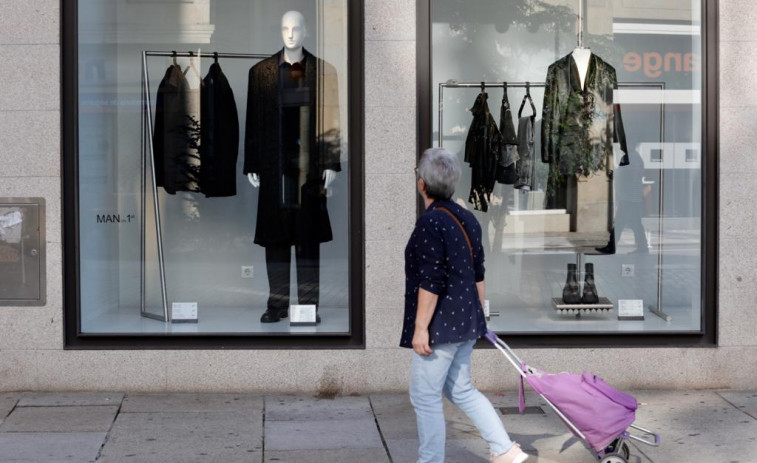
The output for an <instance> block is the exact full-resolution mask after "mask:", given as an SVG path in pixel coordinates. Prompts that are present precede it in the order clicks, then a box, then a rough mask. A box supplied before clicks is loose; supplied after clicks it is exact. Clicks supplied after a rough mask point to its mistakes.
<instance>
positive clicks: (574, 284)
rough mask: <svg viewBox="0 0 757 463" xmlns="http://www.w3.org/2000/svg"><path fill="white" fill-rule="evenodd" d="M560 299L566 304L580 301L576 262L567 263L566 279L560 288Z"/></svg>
mask: <svg viewBox="0 0 757 463" xmlns="http://www.w3.org/2000/svg"><path fill="white" fill-rule="evenodd" d="M562 301H563V302H564V303H566V304H580V303H581V288H580V287H579V286H578V279H577V278H576V264H568V279H567V280H565V287H564V288H563V289H562Z"/></svg>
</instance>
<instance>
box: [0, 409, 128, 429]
mask: <svg viewBox="0 0 757 463" xmlns="http://www.w3.org/2000/svg"><path fill="white" fill-rule="evenodd" d="M117 413H118V407H104V406H96V407H89V406H87V407H16V408H15V410H13V412H12V413H11V414H10V415H8V417H7V418H6V419H5V421H3V424H1V425H0V432H108V430H109V429H110V427H111V425H112V424H113V420H114V419H115V418H116V414H117Z"/></svg>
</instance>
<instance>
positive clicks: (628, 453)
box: [618, 442, 631, 460]
mask: <svg viewBox="0 0 757 463" xmlns="http://www.w3.org/2000/svg"><path fill="white" fill-rule="evenodd" d="M618 453H620V454H621V455H623V458H625V459H626V460H630V459H631V450H630V449H629V448H628V444H626V443H625V442H623V445H621V446H620V451H619V452H618Z"/></svg>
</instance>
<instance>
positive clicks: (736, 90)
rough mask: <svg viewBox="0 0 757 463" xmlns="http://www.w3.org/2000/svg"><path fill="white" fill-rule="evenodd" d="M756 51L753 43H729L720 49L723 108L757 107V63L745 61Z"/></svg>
mask: <svg viewBox="0 0 757 463" xmlns="http://www.w3.org/2000/svg"><path fill="white" fill-rule="evenodd" d="M753 50H754V43H753V42H729V43H728V46H727V47H726V46H724V47H721V48H720V75H721V76H722V77H721V79H720V106H721V108H736V107H745V106H748V107H753V106H757V95H755V92H751V91H749V90H750V89H753V88H755V86H756V85H757V62H755V61H754V60H748V59H744V57H745V56H750V54H751V53H752V51H753Z"/></svg>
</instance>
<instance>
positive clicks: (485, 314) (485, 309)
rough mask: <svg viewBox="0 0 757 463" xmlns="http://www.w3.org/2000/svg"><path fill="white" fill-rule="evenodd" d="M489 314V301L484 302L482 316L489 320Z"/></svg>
mask: <svg viewBox="0 0 757 463" xmlns="http://www.w3.org/2000/svg"><path fill="white" fill-rule="evenodd" d="M490 314H491V312H490V311H489V299H485V300H484V316H485V317H486V318H489V316H490Z"/></svg>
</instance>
